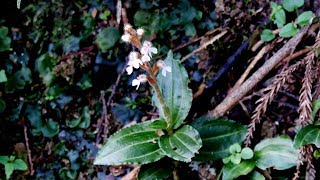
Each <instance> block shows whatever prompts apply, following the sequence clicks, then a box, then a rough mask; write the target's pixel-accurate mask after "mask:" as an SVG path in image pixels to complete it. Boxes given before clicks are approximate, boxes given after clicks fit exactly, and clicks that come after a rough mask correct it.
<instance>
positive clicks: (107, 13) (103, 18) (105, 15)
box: [99, 9, 111, 20]
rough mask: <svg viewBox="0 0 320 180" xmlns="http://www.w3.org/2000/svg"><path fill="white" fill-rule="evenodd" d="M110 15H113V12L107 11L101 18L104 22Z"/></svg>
mask: <svg viewBox="0 0 320 180" xmlns="http://www.w3.org/2000/svg"><path fill="white" fill-rule="evenodd" d="M110 14H111V12H110V11H109V10H108V9H107V10H105V11H104V12H103V13H101V14H100V15H99V18H100V19H102V20H107V19H108V17H109V16H110Z"/></svg>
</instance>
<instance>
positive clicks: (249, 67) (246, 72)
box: [230, 45, 271, 92]
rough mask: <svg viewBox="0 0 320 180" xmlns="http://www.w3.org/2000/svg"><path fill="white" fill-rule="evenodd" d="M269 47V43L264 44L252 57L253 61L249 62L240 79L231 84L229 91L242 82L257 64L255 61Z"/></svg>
mask: <svg viewBox="0 0 320 180" xmlns="http://www.w3.org/2000/svg"><path fill="white" fill-rule="evenodd" d="M270 48H271V46H270V45H266V46H264V47H263V48H262V49H261V50H260V51H259V52H258V54H257V55H256V56H255V57H254V59H253V61H252V62H251V63H250V65H249V66H248V68H247V69H246V70H245V71H244V73H243V74H242V75H241V77H240V79H239V80H238V81H237V82H236V84H235V85H234V86H233V88H232V90H231V91H230V92H232V91H233V90H234V89H237V88H238V87H239V86H240V85H241V84H242V83H243V81H244V80H245V79H246V78H247V76H248V75H249V73H250V72H251V70H252V69H253V68H254V66H255V65H256V64H257V62H258V61H259V60H260V59H261V58H262V57H263V56H264V54H265V53H266V52H267V51H269V50H270Z"/></svg>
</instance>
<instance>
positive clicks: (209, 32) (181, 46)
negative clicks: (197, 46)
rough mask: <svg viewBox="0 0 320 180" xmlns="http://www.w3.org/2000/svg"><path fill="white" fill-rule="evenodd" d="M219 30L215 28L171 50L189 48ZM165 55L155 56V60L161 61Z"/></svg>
mask: <svg viewBox="0 0 320 180" xmlns="http://www.w3.org/2000/svg"><path fill="white" fill-rule="evenodd" d="M220 30H221V28H216V29H213V30H210V31H208V32H207V33H206V34H204V35H203V36H201V37H198V38H195V39H192V40H191V41H189V42H187V43H185V44H180V45H179V46H177V47H176V48H174V49H173V50H172V52H176V51H179V50H180V49H182V48H185V47H187V46H189V45H191V44H193V43H195V42H197V41H200V40H201V39H202V38H203V37H205V36H209V35H211V34H213V33H215V32H216V31H220ZM166 55H167V54H162V55H159V56H156V57H155V59H161V58H162V57H164V56H166Z"/></svg>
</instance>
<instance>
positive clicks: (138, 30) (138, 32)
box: [137, 28, 144, 36]
mask: <svg viewBox="0 0 320 180" xmlns="http://www.w3.org/2000/svg"><path fill="white" fill-rule="evenodd" d="M137 34H138V35H139V36H142V35H143V34H144V30H143V29H142V28H139V29H137Z"/></svg>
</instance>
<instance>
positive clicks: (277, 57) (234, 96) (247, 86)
mask: <svg viewBox="0 0 320 180" xmlns="http://www.w3.org/2000/svg"><path fill="white" fill-rule="evenodd" d="M309 27H310V25H308V26H306V27H304V28H303V29H302V30H301V31H300V32H299V33H298V34H297V35H296V36H294V37H293V38H291V39H290V40H289V41H288V42H287V43H286V44H285V45H284V46H283V47H282V48H281V49H280V50H278V51H277V52H276V53H275V54H274V55H273V56H272V57H271V58H270V59H269V60H267V61H266V62H265V64H264V65H263V66H262V67H260V68H259V69H258V70H257V71H256V72H255V73H254V74H253V75H252V76H251V77H249V79H247V80H246V81H245V82H244V83H243V84H242V85H241V86H240V87H239V88H238V89H237V90H235V91H233V92H232V93H230V94H229V95H228V96H227V97H226V98H225V99H224V100H223V101H222V102H221V103H220V104H219V105H218V106H216V108H215V109H213V110H212V111H209V113H208V116H214V117H221V116H223V115H224V114H225V113H226V112H227V111H229V110H230V109H231V108H232V107H233V106H234V105H236V104H237V103H238V102H239V101H240V100H241V98H243V97H244V96H245V95H246V94H247V93H248V92H249V91H251V90H252V89H253V87H255V86H256V85H257V84H258V83H259V82H260V81H261V80H262V79H263V78H264V77H265V76H266V75H267V74H268V73H269V72H270V71H271V70H272V69H274V68H275V67H276V66H277V65H278V64H279V63H280V62H281V61H282V60H283V59H284V58H285V57H286V56H288V55H289V54H290V53H292V52H293V51H294V50H295V48H296V46H297V45H298V44H299V43H300V41H301V40H302V38H303V37H304V36H305V35H306V34H307V32H308V29H309Z"/></svg>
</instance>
